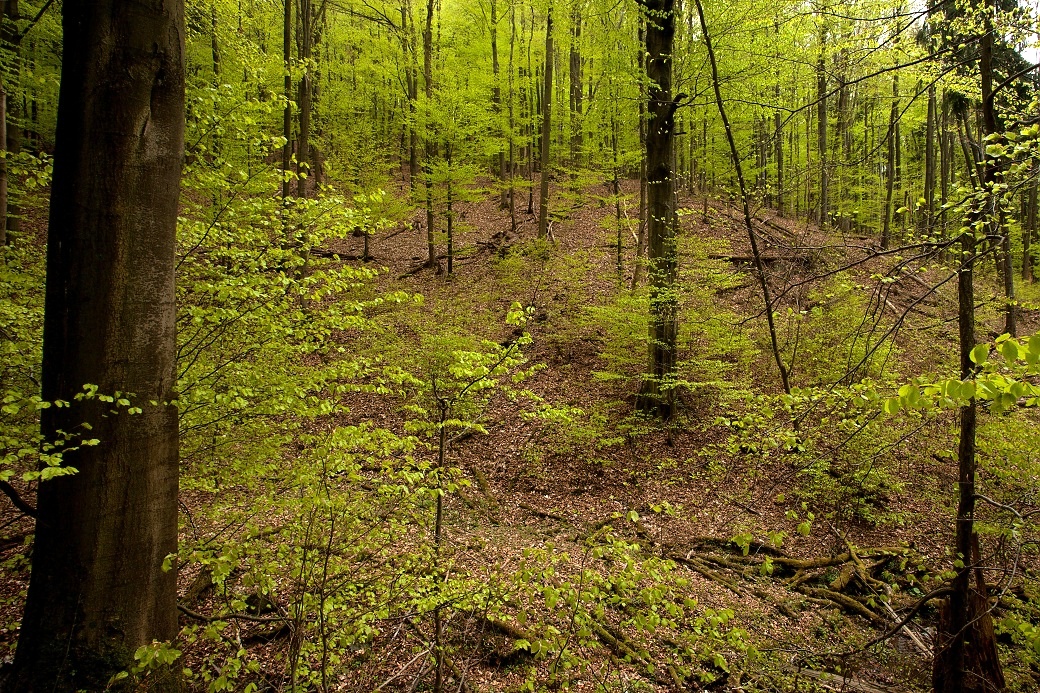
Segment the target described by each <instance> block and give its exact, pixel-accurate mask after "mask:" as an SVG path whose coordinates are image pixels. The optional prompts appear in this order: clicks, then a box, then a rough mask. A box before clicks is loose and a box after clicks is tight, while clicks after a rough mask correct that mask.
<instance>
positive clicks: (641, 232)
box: [632, 14, 708, 291]
mask: <svg viewBox="0 0 1040 693" xmlns="http://www.w3.org/2000/svg"><path fill="white" fill-rule="evenodd" d="M637 21H638V23H639V25H638V28H637V29H636V35H637V39H638V44H639V54H638V56H637V57H636V65H637V72H636V74H638V75H639V227H638V229H637V230H636V257H635V261H634V262H633V263H632V290H633V291H634V290H635V288H636V287H637V286H639V281H640V279H642V274H643V256H644V255H646V53H645V51H644V46H645V45H646V24H645V21H644V19H643V16H642V14H640V16H639V18H638V19H637ZM705 127H707V124H706V122H705ZM707 199H708V197H707V193H706V192H705V193H704V200H705V204H707Z"/></svg>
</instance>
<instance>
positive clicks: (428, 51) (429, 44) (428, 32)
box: [423, 0, 440, 272]
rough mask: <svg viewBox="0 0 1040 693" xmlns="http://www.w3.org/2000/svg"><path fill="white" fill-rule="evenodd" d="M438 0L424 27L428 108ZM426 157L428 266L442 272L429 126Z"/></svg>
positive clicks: (430, 0)
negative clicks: (435, 236) (435, 238)
mask: <svg viewBox="0 0 1040 693" xmlns="http://www.w3.org/2000/svg"><path fill="white" fill-rule="evenodd" d="M435 6H436V0H426V24H425V25H424V26H423V80H424V81H425V85H424V86H425V90H426V91H425V94H426V107H427V108H430V104H431V103H432V101H433V11H434V8H435ZM424 137H425V140H426V147H425V148H426V155H425V157H424V158H423V184H424V185H425V186H426V256H427V257H426V264H427V265H429V266H430V267H436V268H437V271H438V272H439V271H440V262H438V260H437V247H436V245H435V244H434V241H433V224H434V218H433V157H434V156H435V155H436V153H437V145H436V143H435V142H434V141H433V136H432V134H431V132H430V129H429V126H427V128H426V133H425V135H424Z"/></svg>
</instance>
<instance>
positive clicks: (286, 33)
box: [282, 0, 294, 204]
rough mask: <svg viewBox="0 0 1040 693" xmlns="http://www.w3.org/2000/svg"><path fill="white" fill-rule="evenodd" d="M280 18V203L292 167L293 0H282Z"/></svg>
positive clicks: (287, 185)
mask: <svg viewBox="0 0 1040 693" xmlns="http://www.w3.org/2000/svg"><path fill="white" fill-rule="evenodd" d="M283 2H284V5H285V6H284V8H283V9H284V14H283V16H282V69H283V70H285V78H284V82H285V84H284V89H285V111H284V113H283V114H282V137H284V138H285V145H284V146H283V147H282V201H283V204H284V203H285V201H287V200H288V199H289V193H290V188H289V178H290V175H289V170H290V167H291V166H292V74H291V71H292V29H293V24H292V16H293V15H292V5H293V2H294V0H283Z"/></svg>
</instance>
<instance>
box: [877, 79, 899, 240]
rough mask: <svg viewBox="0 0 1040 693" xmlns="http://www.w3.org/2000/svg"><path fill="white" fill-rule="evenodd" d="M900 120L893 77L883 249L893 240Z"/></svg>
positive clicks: (896, 86)
mask: <svg viewBox="0 0 1040 693" xmlns="http://www.w3.org/2000/svg"><path fill="white" fill-rule="evenodd" d="M898 119H899V75H893V76H892V106H891V108H890V109H889V112H888V137H887V139H888V160H887V161H886V163H885V206H884V209H882V211H881V248H882V250H885V249H887V248H888V245H889V241H890V240H891V238H892V193H893V191H894V189H895V183H896V148H897V147H898V146H899V145H898V144H897V143H896V128H897V127H898Z"/></svg>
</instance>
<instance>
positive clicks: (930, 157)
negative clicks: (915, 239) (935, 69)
mask: <svg viewBox="0 0 1040 693" xmlns="http://www.w3.org/2000/svg"><path fill="white" fill-rule="evenodd" d="M926 118H927V122H926V124H925V135H924V219H923V221H924V224H923V227H924V231H925V232H926V233H931V231H932V226H933V225H934V224H935V121H936V98H935V85H934V84H933V85H931V86H930V87H928V111H927V115H926Z"/></svg>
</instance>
